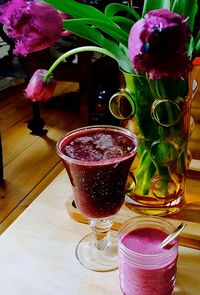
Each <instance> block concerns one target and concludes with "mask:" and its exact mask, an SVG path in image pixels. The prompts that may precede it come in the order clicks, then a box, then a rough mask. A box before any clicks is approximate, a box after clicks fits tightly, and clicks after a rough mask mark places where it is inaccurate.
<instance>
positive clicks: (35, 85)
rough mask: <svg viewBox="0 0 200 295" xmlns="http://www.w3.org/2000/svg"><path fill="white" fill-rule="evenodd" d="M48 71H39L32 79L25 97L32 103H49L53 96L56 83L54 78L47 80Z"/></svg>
mask: <svg viewBox="0 0 200 295" xmlns="http://www.w3.org/2000/svg"><path fill="white" fill-rule="evenodd" d="M46 74H47V70H43V69H40V70H37V71H36V72H35V73H34V74H33V76H32V78H31V79H30V81H29V83H28V85H27V87H26V89H25V91H24V92H25V96H26V97H27V98H28V99H30V100H32V101H47V100H48V99H50V98H51V97H52V96H53V93H54V90H55V87H56V81H55V79H54V78H53V76H50V77H48V78H46Z"/></svg>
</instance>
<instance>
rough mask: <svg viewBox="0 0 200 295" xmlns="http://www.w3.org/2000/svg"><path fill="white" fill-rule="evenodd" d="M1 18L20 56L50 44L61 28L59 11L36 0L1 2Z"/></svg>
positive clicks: (58, 34)
mask: <svg viewBox="0 0 200 295" xmlns="http://www.w3.org/2000/svg"><path fill="white" fill-rule="evenodd" d="M0 21H1V22H2V23H3V24H5V27H6V32H7V34H8V36H9V37H11V38H13V39H14V41H15V49H14V54H16V55H22V56H26V55H27V54H28V53H31V52H34V51H38V50H42V49H45V48H48V47H50V46H52V45H53V44H54V43H55V42H56V41H57V39H58V38H59V36H60V34H61V32H62V31H63V24H62V18H61V16H60V14H59V12H58V11H57V10H56V9H55V8H53V7H52V6H51V5H49V4H47V3H40V2H35V1H27V2H26V1H25V0H11V1H9V2H8V3H6V4H4V5H0Z"/></svg>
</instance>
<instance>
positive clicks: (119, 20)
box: [111, 16, 135, 38]
mask: <svg viewBox="0 0 200 295" xmlns="http://www.w3.org/2000/svg"><path fill="white" fill-rule="evenodd" d="M111 20H112V21H113V22H114V23H116V24H117V25H118V26H119V27H121V28H123V30H124V31H125V32H127V33H129V32H130V29H131V28H132V26H133V25H134V23H135V22H134V21H132V20H130V19H129V18H126V17H123V16H112V17H111ZM127 38H128V37H127Z"/></svg>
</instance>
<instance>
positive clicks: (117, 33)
mask: <svg viewBox="0 0 200 295" xmlns="http://www.w3.org/2000/svg"><path fill="white" fill-rule="evenodd" d="M64 23H65V26H67V27H68V30H69V31H71V29H70V25H72V26H73V24H74V23H77V25H78V26H79V30H80V31H81V30H82V26H83V25H93V26H95V27H96V28H98V29H99V30H100V31H102V32H104V33H106V34H108V35H109V36H110V37H112V38H113V39H114V40H116V42H118V43H122V44H124V45H125V46H127V45H128V44H127V42H128V33H127V32H125V31H124V30H121V29H120V28H119V27H118V26H117V25H116V24H114V23H111V24H110V23H105V22H104V21H102V20H99V19H94V18H80V19H68V20H65V21H64Z"/></svg>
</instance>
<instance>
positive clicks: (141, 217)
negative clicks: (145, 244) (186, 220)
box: [118, 215, 178, 259]
mask: <svg viewBox="0 0 200 295" xmlns="http://www.w3.org/2000/svg"><path fill="white" fill-rule="evenodd" d="M142 219H143V220H146V222H147V223H146V227H148V228H151V227H152V225H151V222H150V221H151V220H152V221H154V222H156V221H157V222H158V225H161V226H162V224H163V223H165V225H167V226H168V227H169V228H171V230H173V229H175V226H174V225H173V224H172V223H171V222H170V221H169V220H166V219H164V218H162V217H159V216H145V215H144V216H143V215H141V216H136V217H132V218H130V219H128V220H127V221H125V222H124V223H123V224H122V225H121V226H120V228H119V231H118V239H119V244H120V248H121V250H122V251H123V253H124V252H125V253H127V255H128V256H129V255H130V256H132V255H136V256H137V257H141V258H144V259H145V258H155V259H161V258H162V257H163V256H166V253H157V254H143V253H138V252H135V251H133V250H130V249H129V248H127V247H126V246H124V244H123V243H122V242H121V240H122V238H123V237H124V236H125V235H126V234H127V233H128V232H130V230H129V231H127V232H125V233H124V234H123V235H122V236H120V233H121V232H122V230H124V229H125V228H126V227H127V226H128V225H130V224H131V223H132V222H133V221H137V220H142ZM159 222H160V223H159ZM142 227H145V225H142V226H140V225H138V226H137V227H135V229H137V228H142ZM152 228H153V227H152ZM163 229H164V226H163ZM133 230H134V229H133ZM166 232H168V231H167V229H166ZM169 233H170V232H169ZM175 241H176V242H175V243H174V245H173V246H172V247H171V248H170V249H168V253H167V255H168V257H170V255H173V253H174V250H175V249H178V242H177V239H175Z"/></svg>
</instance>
